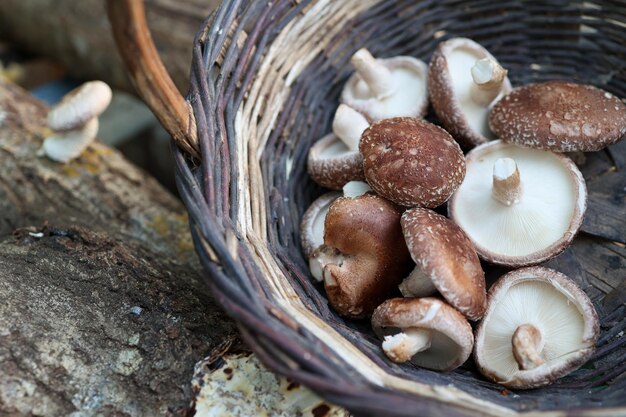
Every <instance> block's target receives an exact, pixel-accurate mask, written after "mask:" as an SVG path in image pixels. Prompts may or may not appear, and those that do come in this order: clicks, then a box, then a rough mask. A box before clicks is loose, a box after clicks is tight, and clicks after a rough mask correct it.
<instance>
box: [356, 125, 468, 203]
mask: <svg viewBox="0 0 626 417" xmlns="http://www.w3.org/2000/svg"><path fill="white" fill-rule="evenodd" d="M359 149H360V151H361V155H362V156H363V167H364V171H365V177H366V178H367V182H368V183H369V184H370V186H371V187H372V189H373V190H374V191H375V192H376V193H378V194H380V195H382V196H383V197H385V198H387V199H389V200H391V201H393V202H394V203H396V204H400V205H402V206H408V207H412V206H421V207H429V208H432V207H437V206H439V205H441V204H443V203H444V202H445V201H446V200H447V199H448V198H449V197H450V196H451V195H452V193H453V192H454V191H455V190H456V189H457V187H458V186H459V185H460V184H461V182H462V181H463V177H464V176H465V158H464V157H463V153H462V152H461V148H460V147H459V145H458V144H457V143H456V142H455V141H454V139H453V138H452V136H450V134H449V133H448V132H446V131H445V130H443V129H442V128H440V127H438V126H435V125H434V124H432V123H428V122H426V121H424V120H420V119H414V118H409V117H396V118H393V119H386V120H382V121H380V122H377V123H374V124H372V125H371V126H370V127H369V128H367V129H366V130H365V132H363V136H362V137H361V143H360V145H359Z"/></svg>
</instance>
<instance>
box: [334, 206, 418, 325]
mask: <svg viewBox="0 0 626 417" xmlns="http://www.w3.org/2000/svg"><path fill="white" fill-rule="evenodd" d="M400 215H401V212H400V210H399V209H398V208H397V207H396V206H395V205H393V204H392V203H390V202H389V201H387V200H385V199H384V198H382V197H380V196H377V195H375V194H364V195H362V196H359V197H356V198H346V197H340V198H338V199H337V200H335V201H334V202H333V203H332V204H331V206H330V209H329V211H328V214H327V215H326V221H325V224H324V244H325V245H326V247H328V248H331V249H335V250H337V251H338V253H337V254H336V256H335V259H334V260H333V261H331V262H329V263H327V264H326V265H325V266H324V268H323V278H324V288H325V289H326V294H327V296H328V301H329V302H330V305H331V306H332V307H333V308H334V309H335V310H336V311H337V312H338V313H339V314H341V315H343V316H347V317H351V318H363V317H366V316H369V315H370V314H371V313H372V311H374V308H376V306H377V305H379V304H380V303H381V302H382V301H383V300H385V299H386V298H388V296H389V294H390V293H391V292H392V291H393V290H394V289H395V288H396V287H397V286H398V284H399V283H400V281H401V280H402V278H403V277H405V276H406V275H407V274H408V272H409V271H410V270H411V267H412V262H411V256H410V255H409V252H408V249H407V247H406V244H405V243H404V239H403V237H402V228H401V226H400Z"/></svg>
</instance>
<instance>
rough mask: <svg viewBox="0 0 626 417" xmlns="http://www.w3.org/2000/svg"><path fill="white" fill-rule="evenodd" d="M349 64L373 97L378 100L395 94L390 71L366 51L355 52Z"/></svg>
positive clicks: (362, 49)
mask: <svg viewBox="0 0 626 417" xmlns="http://www.w3.org/2000/svg"><path fill="white" fill-rule="evenodd" d="M350 62H351V63H352V65H353V66H354V68H356V71H357V72H358V73H359V75H360V76H361V78H362V79H363V81H365V84H367V86H368V88H369V90H370V92H371V93H372V95H373V96H374V97H376V98H377V99H379V100H380V99H383V98H386V97H389V96H390V95H392V94H393V93H394V92H395V90H396V88H395V85H394V83H393V78H392V77H391V71H389V69H387V67H385V66H384V65H383V64H382V63H380V62H379V61H378V60H377V59H376V58H374V57H373V56H372V54H370V52H369V51H368V50H367V49H365V48H361V49H359V50H358V51H356V52H355V53H354V55H352V59H351V60H350Z"/></svg>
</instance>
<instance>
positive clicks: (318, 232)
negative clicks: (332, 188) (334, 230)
mask: <svg viewBox="0 0 626 417" xmlns="http://www.w3.org/2000/svg"><path fill="white" fill-rule="evenodd" d="M339 197H341V193H338V192H330V193H326V194H322V195H321V196H319V197H318V198H317V199H316V200H315V201H313V202H312V203H311V205H310V206H309V208H308V209H307V210H306V211H305V212H304V215H303V216H302V221H301V222H300V242H301V244H302V251H303V252H304V256H305V257H306V258H307V259H308V258H309V257H310V256H311V254H312V253H313V251H314V250H315V249H317V247H318V246H320V245H322V244H324V220H325V219H326V213H328V209H329V208H330V205H331V203H332V202H333V201H335V200H336V199H337V198H339Z"/></svg>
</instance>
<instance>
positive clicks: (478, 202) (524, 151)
mask: <svg viewBox="0 0 626 417" xmlns="http://www.w3.org/2000/svg"><path fill="white" fill-rule="evenodd" d="M502 159H512V160H514V162H515V164H516V171H518V175H519V177H518V178H519V182H520V184H521V190H522V191H521V196H519V198H518V201H516V202H515V203H513V204H509V205H507V204H503V203H502V202H500V201H498V200H497V199H496V198H495V197H494V190H495V189H494V165H495V164H496V162H497V161H498V160H502ZM466 164H467V173H466V175H465V180H464V181H463V184H461V186H460V187H459V189H458V190H457V191H456V192H455V193H454V195H453V196H452V198H450V201H449V202H448V214H449V216H450V218H451V219H452V220H453V221H454V222H455V223H456V224H458V225H459V227H460V228H461V229H463V231H464V232H465V234H466V235H467V236H468V237H469V239H470V240H471V241H472V243H473V245H474V247H475V248H476V252H477V253H478V256H480V257H481V258H482V259H485V260H487V261H489V262H491V263H495V264H499V265H505V266H510V267H520V266H528V265H536V264H538V263H541V262H543V261H546V260H548V259H550V258H552V257H554V256H556V255H558V254H559V253H560V252H562V251H563V250H564V249H565V248H567V247H568V246H569V244H570V243H571V242H572V240H573V239H574V237H575V236H576V234H577V233H578V230H579V229H580V226H581V225H582V222H583V216H584V213H585V210H586V208H587V188H586V186H585V180H584V179H583V176H582V174H581V173H580V171H579V170H578V168H577V167H576V165H575V164H574V163H573V162H572V161H571V160H570V159H569V158H567V157H565V156H563V155H561V154H556V153H553V152H549V151H542V150H539V149H531V148H524V147H520V146H516V145H514V144H510V143H504V142H502V141H499V140H498V141H492V142H488V143H485V144H483V145H480V146H477V147H476V148H474V149H472V150H471V151H470V152H469V153H468V154H467V156H466Z"/></svg>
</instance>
